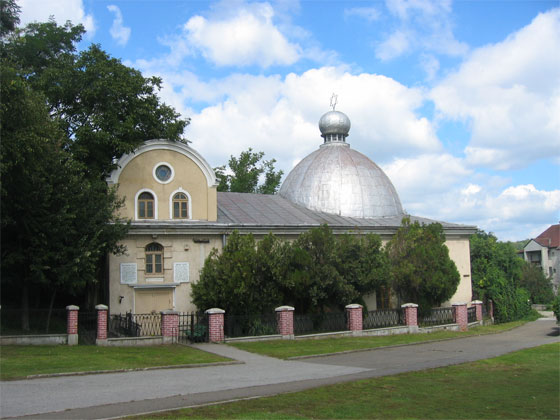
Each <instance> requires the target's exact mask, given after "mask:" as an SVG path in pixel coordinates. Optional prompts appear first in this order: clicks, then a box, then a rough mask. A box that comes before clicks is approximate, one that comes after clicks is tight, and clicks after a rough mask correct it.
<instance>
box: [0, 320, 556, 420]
mask: <svg viewBox="0 0 560 420" xmlns="http://www.w3.org/2000/svg"><path fill="white" fill-rule="evenodd" d="M556 330H557V327H556V324H555V321H554V320H551V319H541V320H538V321H535V322H532V323H528V324H526V325H524V326H522V327H520V328H516V329H514V330H511V331H508V332H505V333H500V334H493V335H485V336H474V337H467V338H461V339H456V340H448V341H441V342H434V343H425V344H416V345H410V346H403V347H394V348H384V349H377V350H368V351H362V352H355V353H347V354H341V355H332V356H322V357H316V358H309V359H303V360H297V361H295V360H294V361H282V360H277V359H273V358H269V357H264V356H258V355H254V354H251V353H247V352H244V351H240V350H237V349H235V348H233V347H229V346H224V345H216V344H204V345H199V346H197V347H199V348H201V349H203V350H206V351H210V352H214V353H217V354H220V355H223V356H226V357H231V358H233V359H236V360H240V361H243V362H244V364H239V365H229V366H216V367H204V368H191V369H169V370H154V371H142V372H127V373H113V374H104V375H86V376H73V377H57V378H44V379H33V380H24V381H10V382H2V383H1V384H0V391H1V396H0V403H1V412H0V414H1V416H2V417H13V416H30V418H42V419H47V418H54V419H62V418H71V419H89V418H91V419H94V418H97V419H98V418H112V417H118V416H124V415H130V414H136V413H146V412H153V411H156V410H167V409H173V408H179V407H186V406H193V405H198V404H207V403H210V402H217V401H228V400H233V399H238V398H251V397H257V396H265V395H274V394H278V393H282V392H290V391H298V390H303V389H307V388H312V387H316V386H321V385H327V384H333V383H339V382H346V381H351V380H357V379H363V378H369V377H375V376H385V375H391V374H395V373H400V372H405V371H413V370H421V369H426V368H432V367H439V366H446V365H452V364H457V363H463V362H467V361H474V360H479V359H485V358H488V357H494V356H497V355H500V354H504V353H508V352H511V351H515V350H520V349H524V348H528V347H534V346H538V345H541V344H546V343H553V342H558V341H560V338H559V337H558V336H557V335H554V333H555V332H556Z"/></svg>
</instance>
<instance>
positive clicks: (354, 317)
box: [346, 303, 363, 335]
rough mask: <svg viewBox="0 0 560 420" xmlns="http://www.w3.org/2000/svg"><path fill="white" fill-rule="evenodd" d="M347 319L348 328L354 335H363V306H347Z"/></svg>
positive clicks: (354, 304)
mask: <svg viewBox="0 0 560 420" xmlns="http://www.w3.org/2000/svg"><path fill="white" fill-rule="evenodd" d="M346 318H347V328H348V329H349V330H350V331H352V335H362V330H363V319H362V305H358V304H357V303H352V304H350V305H346Z"/></svg>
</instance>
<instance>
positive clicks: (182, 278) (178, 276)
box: [173, 262, 189, 283]
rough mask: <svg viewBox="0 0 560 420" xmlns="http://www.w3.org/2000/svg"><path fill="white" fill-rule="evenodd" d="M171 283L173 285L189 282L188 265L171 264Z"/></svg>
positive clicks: (180, 263)
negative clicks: (173, 283)
mask: <svg viewBox="0 0 560 420" xmlns="http://www.w3.org/2000/svg"><path fill="white" fill-rule="evenodd" d="M173 281H174V282H175V283H188V282H189V263H188V262H177V263H174V264H173Z"/></svg>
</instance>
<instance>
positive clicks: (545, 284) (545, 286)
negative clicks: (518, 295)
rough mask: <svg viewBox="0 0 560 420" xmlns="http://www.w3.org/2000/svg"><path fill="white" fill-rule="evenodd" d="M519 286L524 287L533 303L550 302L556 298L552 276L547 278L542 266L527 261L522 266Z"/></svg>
mask: <svg viewBox="0 0 560 420" xmlns="http://www.w3.org/2000/svg"><path fill="white" fill-rule="evenodd" d="M519 286H520V287H523V288H524V289H525V290H527V292H529V296H530V297H531V302H533V303H550V302H552V301H553V300H554V292H553V290H552V283H551V281H550V278H547V277H546V276H545V275H544V273H543V271H542V269H541V267H539V266H537V265H534V264H531V263H529V262H525V264H523V266H522V268H521V276H520V277H519Z"/></svg>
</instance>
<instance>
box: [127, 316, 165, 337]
mask: <svg viewBox="0 0 560 420" xmlns="http://www.w3.org/2000/svg"><path fill="white" fill-rule="evenodd" d="M131 317H132V322H133V323H134V324H136V325H138V327H139V328H140V332H139V335H138V336H137V337H149V336H156V335H161V314H159V313H158V314H155V313H154V314H131Z"/></svg>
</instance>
